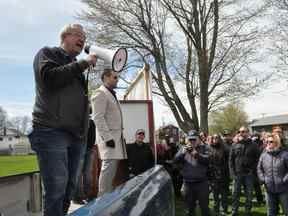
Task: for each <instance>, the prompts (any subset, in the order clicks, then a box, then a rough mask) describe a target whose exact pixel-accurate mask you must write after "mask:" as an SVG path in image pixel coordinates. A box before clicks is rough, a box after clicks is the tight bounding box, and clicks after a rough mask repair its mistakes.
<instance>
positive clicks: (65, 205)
mask: <svg viewBox="0 0 288 216" xmlns="http://www.w3.org/2000/svg"><path fill="white" fill-rule="evenodd" d="M29 140H30V143H31V147H32V149H33V150H34V151H35V152H36V153H37V159H38V164H39V168H40V175H41V177H42V182H43V186H44V216H63V215H66V213H67V211H68V209H69V206H70V201H71V199H72V197H73V195H74V192H75V189H76V186H77V180H78V178H79V175H80V167H81V164H82V163H83V157H84V150H85V144H84V141H83V140H81V139H79V138H77V137H75V136H73V135H72V134H70V133H67V132H65V131H61V130H58V129H53V128H35V129H34V130H33V131H32V133H30V134H29Z"/></svg>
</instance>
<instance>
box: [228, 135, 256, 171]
mask: <svg viewBox="0 0 288 216" xmlns="http://www.w3.org/2000/svg"><path fill="white" fill-rule="evenodd" d="M259 156H260V151H259V149H258V147H257V145H256V144H255V143H254V142H252V140H251V139H246V140H241V141H239V142H238V143H235V144H233V145H232V147H231V150H230V155H229V167H230V175H231V176H232V177H235V176H239V175H247V174H255V172H256V168H257V163H258V160H259Z"/></svg>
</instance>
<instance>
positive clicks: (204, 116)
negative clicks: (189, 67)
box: [198, 49, 209, 133]
mask: <svg viewBox="0 0 288 216" xmlns="http://www.w3.org/2000/svg"><path fill="white" fill-rule="evenodd" d="M198 58H199V61H198V63H199V78H200V130H201V131H203V132H205V133H208V107H209V106H208V105H209V100H208V96H209V95H208V84H209V72H208V64H207V56H206V53H205V51H203V49H201V50H199V51H198Z"/></svg>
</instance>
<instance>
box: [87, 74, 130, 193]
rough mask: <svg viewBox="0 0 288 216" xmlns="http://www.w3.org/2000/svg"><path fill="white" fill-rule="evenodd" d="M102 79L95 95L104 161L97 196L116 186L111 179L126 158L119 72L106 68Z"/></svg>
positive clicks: (95, 118)
mask: <svg viewBox="0 0 288 216" xmlns="http://www.w3.org/2000/svg"><path fill="white" fill-rule="evenodd" d="M101 79H102V82H103V85H101V86H100V87H99V88H98V89H97V90H96V91H95V93H94V94H93V96H92V109H93V115H92V116H93V120H94V122H95V125H96V144H97V145H98V149H99V153H100V158H101V161H102V165H101V172H100V177H99V192H98V196H101V195H103V194H104V193H106V192H111V191H112V190H113V186H112V183H113V179H114V177H115V175H116V172H117V167H118V163H119V161H120V160H122V159H127V153H126V147H125V142H124V139H123V120H122V112H121V108H120V104H119V102H118V100H117V97H116V92H115V91H114V89H115V88H116V87H117V83H118V73H116V72H114V71H113V70H111V69H105V70H104V72H103V74H102V75H101Z"/></svg>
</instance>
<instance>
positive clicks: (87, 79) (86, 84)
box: [85, 65, 92, 96]
mask: <svg viewBox="0 0 288 216" xmlns="http://www.w3.org/2000/svg"><path fill="white" fill-rule="evenodd" d="M91 71H92V65H90V66H89V68H88V71H87V76H86V82H85V94H86V96H88V83H89V74H90V72H91Z"/></svg>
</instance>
